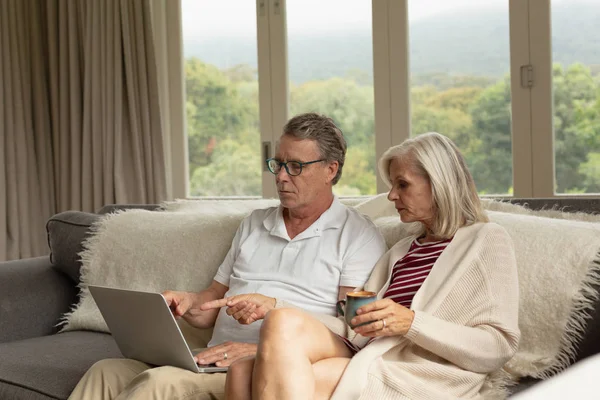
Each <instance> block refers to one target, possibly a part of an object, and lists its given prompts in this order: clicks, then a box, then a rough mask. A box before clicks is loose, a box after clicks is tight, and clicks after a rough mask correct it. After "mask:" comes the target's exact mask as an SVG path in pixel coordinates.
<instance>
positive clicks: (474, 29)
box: [184, 0, 600, 84]
mask: <svg viewBox="0 0 600 400" xmlns="http://www.w3.org/2000/svg"><path fill="white" fill-rule="evenodd" d="M599 21H600V0H598V2H597V4H594V3H589V2H587V3H579V2H578V1H577V0H573V1H567V2H561V3H558V4H557V5H556V6H555V7H553V9H552V41H553V43H552V49H553V60H554V62H559V63H562V64H564V65H569V64H572V63H574V62H582V63H584V64H587V65H589V66H591V68H592V69H593V70H594V71H595V72H596V73H598V72H600V23H599ZM409 36H410V39H409V40H410V49H411V51H410V68H411V72H412V74H413V75H414V76H418V75H428V74H429V75H431V74H448V75H469V76H480V77H488V78H493V79H497V78H499V77H501V76H503V75H504V74H506V73H507V72H508V70H509V62H510V54H509V24H508V13H507V12H506V10H504V11H494V10H489V9H488V10H480V11H473V12H468V13H459V12H453V13H451V14H449V13H442V14H437V15H434V16H430V17H425V18H422V19H419V20H417V21H415V22H414V23H411V24H410V27H409ZM524 40H525V38H524ZM184 49H185V57H186V58H187V57H198V58H200V59H201V60H203V61H204V62H207V63H210V64H214V65H216V66H217V67H219V68H230V67H233V66H235V65H239V64H249V65H250V66H252V67H254V68H256V41H255V37H237V38H232V37H227V38H226V39H224V38H222V37H208V38H198V39H190V38H186V40H185V41H184ZM288 65H289V78H290V80H291V81H292V82H293V83H295V84H300V83H303V82H306V81H308V80H313V79H327V78H331V77H335V76H342V77H344V76H353V77H356V76H357V75H358V76H362V78H363V81H367V82H371V81H372V70H373V60H372V39H371V32H370V31H368V30H346V31H340V32H338V33H336V34H335V35H331V34H330V35H326V36H324V35H321V36H317V35H299V36H296V35H295V36H291V37H288Z"/></svg>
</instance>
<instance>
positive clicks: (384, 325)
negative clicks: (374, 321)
mask: <svg viewBox="0 0 600 400" xmlns="http://www.w3.org/2000/svg"><path fill="white" fill-rule="evenodd" d="M381 322H383V326H382V327H381V330H384V329H385V327H386V323H385V318H384V319H382V320H381Z"/></svg>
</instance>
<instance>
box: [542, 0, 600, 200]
mask: <svg viewBox="0 0 600 400" xmlns="http://www.w3.org/2000/svg"><path fill="white" fill-rule="evenodd" d="M599 20H600V4H598V2H592V1H588V2H585V1H583V2H582V1H578V2H575V1H567V0H562V1H560V0H553V1H552V54H553V69H552V86H553V101H554V110H553V113H554V114H553V125H554V152H555V161H554V162H555V170H556V172H555V173H556V181H555V186H556V187H555V190H556V192H557V193H569V194H577V193H600V25H598V21H599Z"/></svg>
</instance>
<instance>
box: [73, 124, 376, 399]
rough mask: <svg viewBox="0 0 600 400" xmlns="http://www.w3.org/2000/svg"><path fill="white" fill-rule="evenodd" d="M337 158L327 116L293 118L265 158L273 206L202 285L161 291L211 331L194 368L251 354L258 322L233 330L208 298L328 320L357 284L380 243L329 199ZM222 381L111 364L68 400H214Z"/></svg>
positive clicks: (339, 144) (250, 224)
mask: <svg viewBox="0 0 600 400" xmlns="http://www.w3.org/2000/svg"><path fill="white" fill-rule="evenodd" d="M345 155H346V141H345V139H344V136H343V135H342V132H341V131H340V129H339V128H338V127H337V126H336V125H335V124H334V122H333V121H332V120H331V119H330V118H327V117H324V116H321V115H318V114H313V113H310V114H302V115H298V116H296V117H294V118H292V119H291V120H290V121H289V122H288V123H287V124H286V125H285V127H284V130H283V135H282V136H281V138H280V144H279V148H278V151H277V154H276V156H275V157H274V158H272V159H269V160H267V165H268V167H269V170H270V171H271V172H272V173H273V174H275V176H276V178H275V180H276V183H277V192H278V194H279V199H280V201H281V205H280V206H279V207H273V208H268V209H263V210H256V211H254V212H252V214H250V215H249V216H248V217H246V218H245V219H244V220H243V221H242V223H241V225H240V227H239V229H238V231H237V233H236V235H235V237H234V239H233V243H232V245H231V249H230V250H229V253H228V254H227V256H226V258H225V260H224V261H223V263H222V264H221V266H220V267H219V269H218V271H217V274H216V275H215V277H214V280H213V282H212V284H211V285H210V287H208V288H207V289H206V290H203V291H202V292H199V293H187V292H171V291H168V292H165V293H164V296H165V298H166V299H167V302H168V303H169V305H170V306H171V309H172V310H173V313H174V314H175V315H176V316H179V317H182V318H184V319H185V320H186V321H187V322H188V323H190V324H191V325H192V326H196V327H199V328H208V327H212V326H214V331H213V336H212V339H211V341H210V343H209V344H208V349H206V350H204V351H202V352H200V353H199V354H197V355H196V357H195V358H196V360H197V361H198V362H199V363H200V364H209V363H216V364H217V365H219V366H228V365H229V364H231V363H232V362H233V361H235V360H238V359H240V358H242V357H246V356H251V355H254V354H255V353H256V350H257V345H256V343H257V342H258V338H259V329H260V323H254V324H250V325H240V324H238V323H237V322H236V320H235V318H236V317H237V315H236V313H235V308H234V307H229V308H228V307H223V308H221V309H220V311H219V308H218V307H216V308H215V306H214V304H215V303H218V304H220V302H215V300H220V299H224V298H227V297H231V296H235V295H240V294H248V296H257V297H259V298H260V299H261V300H262V301H261V303H260V306H259V308H260V309H259V310H258V309H257V312H260V314H261V315H262V314H265V313H267V312H268V311H269V310H270V309H272V308H274V307H275V306H276V304H277V303H278V302H281V303H282V304H285V303H288V304H291V305H293V306H296V307H299V308H303V309H305V310H307V311H311V312H316V313H322V314H328V315H335V304H336V302H337V300H338V299H341V298H343V297H344V296H345V294H346V292H348V291H350V290H352V289H353V288H355V287H358V286H362V285H363V284H364V283H365V281H366V280H367V278H368V277H369V275H370V273H371V269H372V268H373V266H374V265H375V263H376V261H377V260H378V259H379V257H381V256H382V255H383V254H384V252H385V251H386V245H385V241H384V240H383V237H382V236H381V234H380V233H379V231H378V230H377V228H376V227H375V225H374V224H373V223H372V222H371V221H370V220H368V219H367V218H365V217H364V216H362V215H361V214H359V213H358V212H356V211H355V210H352V209H349V208H347V207H345V206H344V205H342V204H341V203H340V202H339V200H338V199H337V198H336V197H335V196H334V195H333V191H332V188H333V185H335V184H336V183H337V182H338V181H339V179H340V177H341V175H342V167H343V165H344V160H345ZM252 293H256V295H253V294H252ZM209 302H210V304H207V303H209ZM225 303H226V302H225ZM221 305H224V304H221ZM228 314H229V315H231V316H229V315H228ZM232 317H233V318H232ZM225 377H226V374H224V373H216V374H196V373H193V372H190V371H186V370H182V369H179V368H175V367H169V366H163V367H158V368H151V367H150V366H149V365H147V364H144V363H142V362H139V361H135V360H122V359H109V360H102V361H99V362H98V363H96V364H94V365H93V366H92V368H90V370H89V371H88V372H87V373H86V374H85V376H84V377H83V378H82V380H81V381H80V382H79V384H78V385H77V387H76V388H75V390H74V391H73V393H72V394H71V397H70V399H114V398H118V399H159V398H160V399H175V398H176V399H184V398H194V399H220V398H223V396H224V395H223V393H224V386H225Z"/></svg>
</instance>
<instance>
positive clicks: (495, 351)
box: [405, 226, 520, 373]
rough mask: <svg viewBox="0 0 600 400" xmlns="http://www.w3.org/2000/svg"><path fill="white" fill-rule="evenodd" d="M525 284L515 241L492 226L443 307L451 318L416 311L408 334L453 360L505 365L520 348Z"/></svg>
mask: <svg viewBox="0 0 600 400" xmlns="http://www.w3.org/2000/svg"><path fill="white" fill-rule="evenodd" d="M518 304H519V287H518V278H517V266H516V259H515V256H514V249H513V245H512V241H511V239H510V237H509V236H508V234H507V233H506V231H504V229H503V228H501V227H499V226H496V227H494V228H492V229H490V230H489V231H488V234H487V235H486V237H485V238H484V240H483V242H482V243H481V248H480V250H479V252H478V254H477V257H475V259H474V260H473V261H472V264H471V265H470V268H469V270H468V273H466V274H465V275H464V276H463V277H462V278H461V280H460V281H459V282H458V284H457V285H456V286H455V288H454V290H453V291H452V292H451V293H450V295H448V296H447V297H446V299H444V302H443V305H442V307H443V308H444V309H445V312H444V315H447V316H449V317H448V318H447V319H441V318H438V317H436V316H434V315H431V314H428V313H426V312H424V311H419V310H415V318H414V321H413V323H412V326H411V328H410V329H409V331H408V333H407V334H406V335H405V337H406V338H407V339H409V340H411V341H412V342H413V343H415V344H416V345H418V346H420V347H422V348H424V349H426V350H428V351H430V352H432V353H433V354H435V355H437V356H439V357H442V358H444V359H446V360H448V361H450V362H452V363H453V364H455V365H457V366H459V367H461V368H463V369H466V370H469V371H473V372H478V373H489V372H492V371H495V370H497V369H499V368H501V367H502V366H503V365H504V364H505V363H506V362H507V361H508V360H509V359H510V358H511V357H512V356H513V355H514V354H515V352H516V351H517V348H518V344H519V338H520V332H519V328H518V312H519V310H518Z"/></svg>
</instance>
